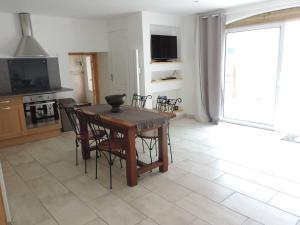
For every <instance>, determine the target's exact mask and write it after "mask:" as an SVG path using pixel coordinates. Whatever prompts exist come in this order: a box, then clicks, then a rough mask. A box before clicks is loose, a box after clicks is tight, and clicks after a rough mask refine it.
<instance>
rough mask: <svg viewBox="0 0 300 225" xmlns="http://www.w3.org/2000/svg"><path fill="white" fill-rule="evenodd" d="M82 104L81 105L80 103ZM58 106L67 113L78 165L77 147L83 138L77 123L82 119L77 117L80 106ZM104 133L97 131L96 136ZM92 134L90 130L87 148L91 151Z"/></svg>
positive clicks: (85, 162) (92, 148)
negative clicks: (73, 135) (73, 136)
mask: <svg viewBox="0 0 300 225" xmlns="http://www.w3.org/2000/svg"><path fill="white" fill-rule="evenodd" d="M81 106H82V105H81ZM60 108H61V109H64V110H65V112H66V114H67V117H68V119H69V121H70V124H71V126H72V129H73V131H74V133H75V148H76V166H77V165H78V147H79V144H80V143H81V142H82V140H83V137H82V134H81V132H80V125H79V120H80V119H84V118H79V117H78V110H80V108H76V106H75V107H73V106H62V105H60ZM103 135H104V133H103V132H101V131H99V132H98V136H99V137H101V136H103ZM93 144H94V143H93V135H92V133H91V132H89V146H88V148H89V150H90V151H93V150H94V149H95V145H93ZM86 160H87V159H86V158H85V160H84V165H85V166H84V167H85V173H87V161H86Z"/></svg>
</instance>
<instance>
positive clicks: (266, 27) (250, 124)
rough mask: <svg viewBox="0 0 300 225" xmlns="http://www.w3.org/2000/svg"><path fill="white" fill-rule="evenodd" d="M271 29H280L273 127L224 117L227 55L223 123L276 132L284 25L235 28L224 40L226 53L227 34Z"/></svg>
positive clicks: (227, 30)
mask: <svg viewBox="0 0 300 225" xmlns="http://www.w3.org/2000/svg"><path fill="white" fill-rule="evenodd" d="M271 28H279V30H280V33H279V42H278V61H277V62H278V63H277V76H276V90H275V103H274V110H273V125H268V124H262V123H255V122H249V121H244V120H238V119H232V118H226V117H224V106H225V94H224V93H225V83H226V82H225V77H226V76H225V75H226V74H225V73H226V70H225V67H226V66H225V65H226V54H224V62H223V65H224V72H223V95H222V105H223V108H222V118H221V121H224V122H229V123H235V124H239V125H246V126H251V127H258V128H263V129H268V130H275V129H276V114H277V107H278V93H279V81H280V75H281V67H282V54H283V43H284V28H285V26H284V23H283V22H277V23H267V24H259V25H249V26H243V27H235V28H229V29H226V30H225V39H224V42H225V44H224V52H226V43H227V42H226V41H227V34H228V33H238V32H245V31H252V30H262V29H271Z"/></svg>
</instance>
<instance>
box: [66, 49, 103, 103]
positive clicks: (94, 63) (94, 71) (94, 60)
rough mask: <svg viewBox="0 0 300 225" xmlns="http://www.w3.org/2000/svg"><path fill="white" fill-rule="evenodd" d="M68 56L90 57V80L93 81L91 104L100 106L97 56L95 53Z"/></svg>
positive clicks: (77, 53) (72, 53) (73, 53)
mask: <svg viewBox="0 0 300 225" xmlns="http://www.w3.org/2000/svg"><path fill="white" fill-rule="evenodd" d="M68 55H71V56H72V55H77V56H90V57H91V63H92V79H93V104H100V91H99V86H100V85H99V77H100V74H99V69H98V68H99V65H98V64H99V63H98V54H97V53H96V52H70V53H69V54H68Z"/></svg>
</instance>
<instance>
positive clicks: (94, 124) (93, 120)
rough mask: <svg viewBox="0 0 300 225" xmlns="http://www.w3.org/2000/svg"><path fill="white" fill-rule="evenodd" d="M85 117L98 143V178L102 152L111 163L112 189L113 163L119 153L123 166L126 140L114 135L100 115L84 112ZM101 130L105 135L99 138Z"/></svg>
mask: <svg viewBox="0 0 300 225" xmlns="http://www.w3.org/2000/svg"><path fill="white" fill-rule="evenodd" d="M84 117H85V118H86V120H87V122H88V125H89V128H90V130H91V131H92V134H93V138H94V141H95V143H96V179H98V158H99V157H100V155H101V153H102V155H103V156H104V158H105V159H106V160H107V161H108V164H109V178H110V189H112V165H113V163H114V161H115V159H116V154H117V155H118V156H119V160H120V164H121V167H122V161H121V160H122V158H121V156H122V155H123V156H125V141H124V139H123V138H120V137H118V136H116V137H113V136H112V135H111V132H110V131H109V130H108V129H107V128H105V127H104V126H103V122H102V119H101V116H100V115H89V114H84ZM99 130H102V131H103V133H104V136H103V137H101V138H99V136H98V131H99ZM99 154H100V155H99ZM112 155H113V157H112ZM98 156H99V157H98Z"/></svg>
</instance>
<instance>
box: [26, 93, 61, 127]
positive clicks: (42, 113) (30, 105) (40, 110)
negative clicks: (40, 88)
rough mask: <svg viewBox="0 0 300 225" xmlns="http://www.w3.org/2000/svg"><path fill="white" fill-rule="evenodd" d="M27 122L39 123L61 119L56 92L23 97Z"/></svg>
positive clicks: (28, 124)
mask: <svg viewBox="0 0 300 225" xmlns="http://www.w3.org/2000/svg"><path fill="white" fill-rule="evenodd" d="M23 103H24V112H25V118H26V124H27V126H29V127H30V125H38V124H42V123H47V122H51V121H58V120H59V113H58V106H57V101H56V94H55V93H48V94H42V95H29V96H24V97H23Z"/></svg>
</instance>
